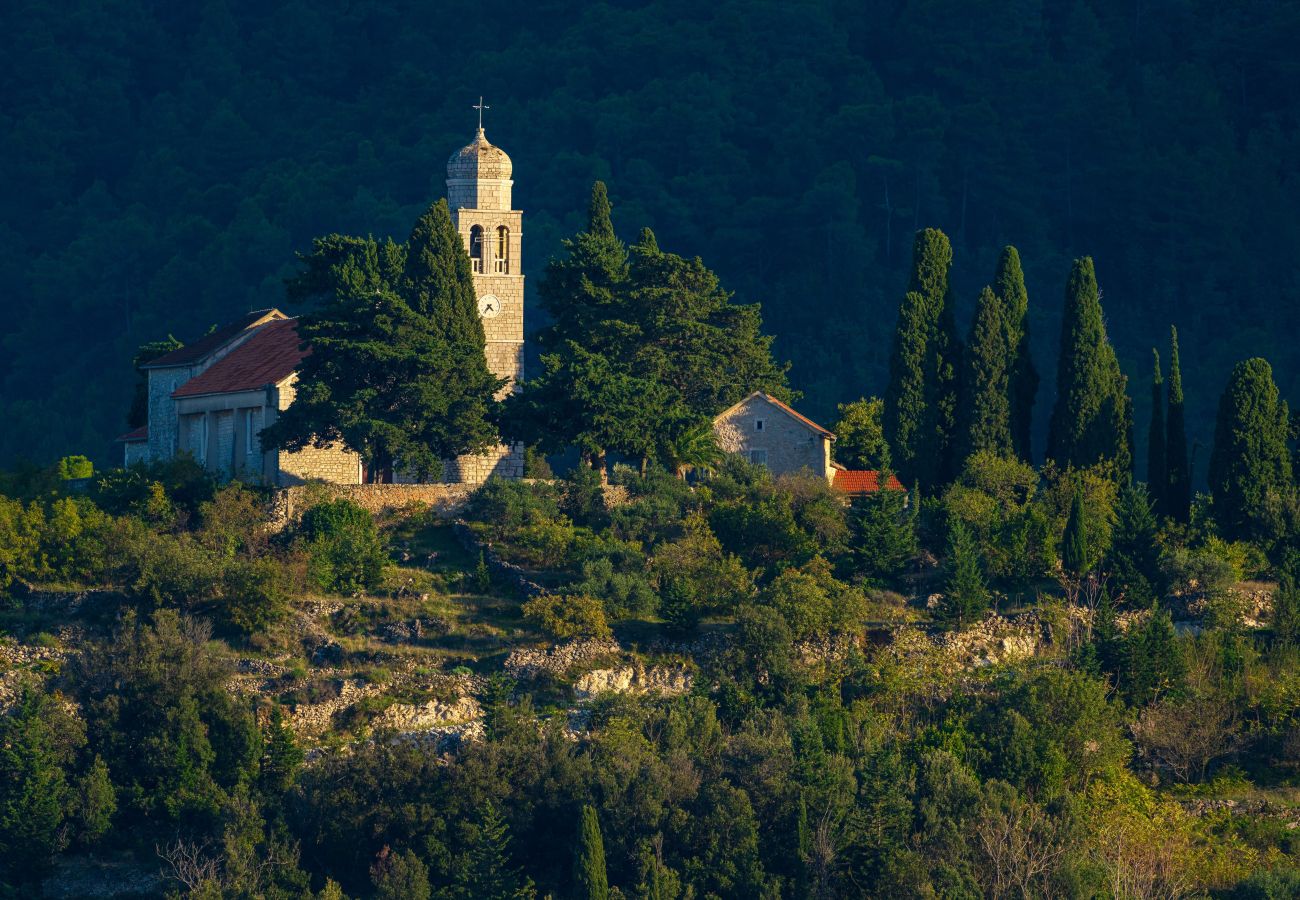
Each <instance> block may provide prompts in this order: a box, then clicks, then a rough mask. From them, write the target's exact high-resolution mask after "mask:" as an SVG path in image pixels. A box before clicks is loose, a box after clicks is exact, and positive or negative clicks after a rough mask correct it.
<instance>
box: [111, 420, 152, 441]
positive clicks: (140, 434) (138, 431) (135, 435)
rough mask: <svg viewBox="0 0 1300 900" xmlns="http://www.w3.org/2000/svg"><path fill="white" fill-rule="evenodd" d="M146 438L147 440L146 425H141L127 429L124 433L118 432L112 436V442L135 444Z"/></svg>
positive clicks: (147, 431)
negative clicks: (118, 433)
mask: <svg viewBox="0 0 1300 900" xmlns="http://www.w3.org/2000/svg"><path fill="white" fill-rule="evenodd" d="M147 440H149V426H148V425H141V426H140V427H139V428H135V429H133V430H131V431H128V432H127V433H126V434H120V435H118V436H117V437H115V438H113V442H114V443H117V444H135V443H138V442H140V441H147Z"/></svg>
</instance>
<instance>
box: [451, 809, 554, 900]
mask: <svg viewBox="0 0 1300 900" xmlns="http://www.w3.org/2000/svg"><path fill="white" fill-rule="evenodd" d="M455 887H456V893H455V896H457V897H458V898H463V900H527V898H531V897H535V896H536V894H537V892H536V890H535V889H534V887H533V882H532V879H531V878H527V877H526V876H524V875H523V874H522V873H521V872H520V871H519V870H518V869H517V868H515V866H514V865H513V864H512V862H511V860H510V829H509V827H508V826H507V825H506V821H505V819H503V818H502V817H501V813H499V812H497V808H496V806H495V805H494V804H493V803H492V802H491V801H490V800H489V801H486V802H484V804H483V806H482V807H480V809H479V817H478V823H477V824H476V826H475V829H474V834H473V839H472V841H471V843H470V846H469V850H468V852H467V853H466V855H465V857H464V859H463V860H462V861H461V865H460V866H458V869H457V872H456V885H455Z"/></svg>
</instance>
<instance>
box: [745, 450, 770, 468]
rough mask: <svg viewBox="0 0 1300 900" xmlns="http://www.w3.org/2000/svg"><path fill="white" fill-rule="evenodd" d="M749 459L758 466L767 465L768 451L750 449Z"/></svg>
mask: <svg viewBox="0 0 1300 900" xmlns="http://www.w3.org/2000/svg"><path fill="white" fill-rule="evenodd" d="M749 461H750V462H752V463H753V464H754V465H756V466H765V465H767V451H766V450H750V451H749Z"/></svg>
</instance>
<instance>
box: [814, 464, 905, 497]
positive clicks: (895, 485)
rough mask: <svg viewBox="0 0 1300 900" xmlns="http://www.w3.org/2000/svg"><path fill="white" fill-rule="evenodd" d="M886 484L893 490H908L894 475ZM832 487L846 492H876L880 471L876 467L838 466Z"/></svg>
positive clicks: (878, 488)
mask: <svg viewBox="0 0 1300 900" xmlns="http://www.w3.org/2000/svg"><path fill="white" fill-rule="evenodd" d="M885 484H886V487H888V489H889V490H891V491H905V490H907V488H905V487H903V483H902V482H901V481H899V480H898V478H896V477H895V476H893V475H890V476H889V480H888V481H887V482H886V483H885ZM831 487H833V488H835V490H837V491H843V492H844V493H846V494H855V495H856V494H874V493H876V492H877V491H879V490H880V473H879V472H877V471H876V470H875V469H841V468H839V467H838V466H836V467H835V479H834V480H833V481H832V482H831Z"/></svg>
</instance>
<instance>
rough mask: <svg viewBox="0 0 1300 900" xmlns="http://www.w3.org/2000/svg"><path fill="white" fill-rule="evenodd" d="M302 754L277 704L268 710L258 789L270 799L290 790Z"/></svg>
mask: <svg viewBox="0 0 1300 900" xmlns="http://www.w3.org/2000/svg"><path fill="white" fill-rule="evenodd" d="M303 758H304V756H303V751H302V748H301V747H299V746H298V741H297V739H296V738H294V735H293V729H291V728H290V727H289V723H288V722H286V721H285V720H284V712H283V711H282V710H281V709H280V706H279V704H276V705H275V706H274V707H272V708H271V721H270V723H269V724H268V725H267V729H266V739H265V742H264V749H263V754H262V772H261V782H262V789H263V790H264V791H266V792H268V793H270V794H272V795H275V794H283V793H284V792H285V791H287V790H289V788H291V787H292V786H293V783H294V781H295V780H296V779H297V777H298V771H299V770H300V769H301V768H302V762H303Z"/></svg>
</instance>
